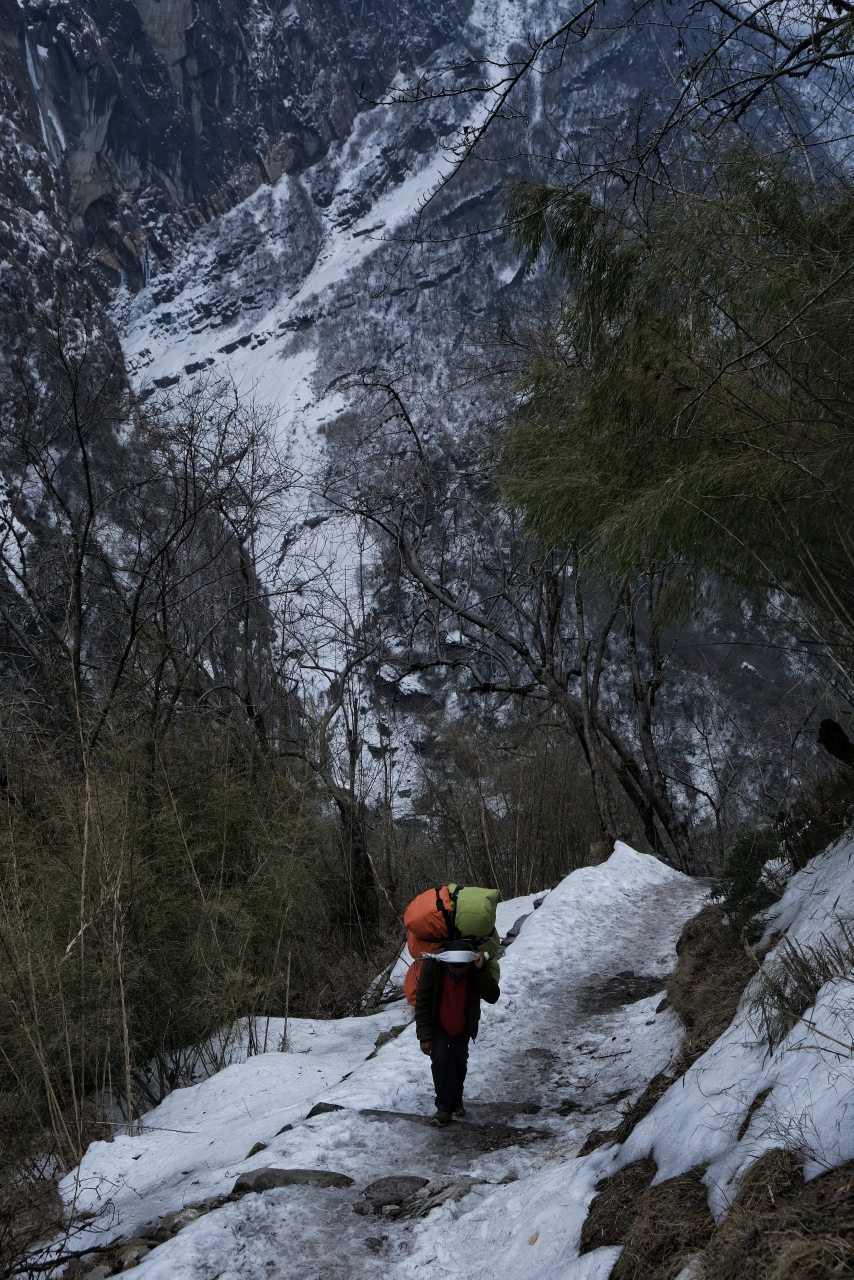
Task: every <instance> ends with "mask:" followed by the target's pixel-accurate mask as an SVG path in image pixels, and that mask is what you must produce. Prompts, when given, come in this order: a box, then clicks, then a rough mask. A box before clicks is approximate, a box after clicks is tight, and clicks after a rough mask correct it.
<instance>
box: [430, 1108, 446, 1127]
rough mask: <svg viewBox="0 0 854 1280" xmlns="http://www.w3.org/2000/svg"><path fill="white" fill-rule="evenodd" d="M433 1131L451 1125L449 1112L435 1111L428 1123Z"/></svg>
mask: <svg viewBox="0 0 854 1280" xmlns="http://www.w3.org/2000/svg"><path fill="white" fill-rule="evenodd" d="M430 1123H431V1124H432V1126H433V1128H434V1129H444V1128H446V1127H447V1125H449V1124H450V1123H451V1113H450V1111H437V1112H436V1114H435V1115H434V1117H433V1119H432V1120H431V1121H430Z"/></svg>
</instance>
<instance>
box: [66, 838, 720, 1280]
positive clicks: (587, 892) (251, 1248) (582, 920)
mask: <svg viewBox="0 0 854 1280" xmlns="http://www.w3.org/2000/svg"><path fill="white" fill-rule="evenodd" d="M705 893H706V886H705V885H704V884H701V883H697V882H694V881H691V880H689V879H688V878H686V877H684V876H681V875H679V874H678V873H677V872H674V871H672V870H670V869H669V868H667V867H665V866H664V865H663V864H661V863H660V862H657V861H656V860H655V859H653V858H650V857H647V856H646V855H642V854H639V853H636V852H634V851H633V850H631V849H629V848H628V847H627V846H625V845H620V846H618V847H617V849H616V851H615V853H614V855H613V856H612V857H611V859H610V860H609V861H608V862H607V863H606V864H604V865H603V866H600V867H596V868H585V869H583V870H580V871H577V872H575V873H573V874H572V875H571V876H569V877H567V878H566V879H565V880H564V881H563V882H562V883H561V884H560V885H559V886H558V887H557V888H556V889H554V890H553V891H552V892H551V893H550V894H549V895H548V896H547V897H546V899H545V901H544V902H543V903H542V905H541V906H540V908H539V910H531V908H532V905H533V904H532V900H531V899H530V898H529V899H520V900H518V901H516V902H511V903H505V904H502V907H501V915H500V918H499V927H500V929H501V930H502V931H505V930H507V929H508V928H509V927H510V925H511V924H512V923H513V922H514V921H515V920H516V919H517V918H518V916H520V915H522V914H525V913H526V912H527V911H531V914H530V915H529V916H528V919H527V920H526V921H525V923H524V925H523V926H522V929H521V931H520V933H519V936H518V938H517V939H516V941H515V942H514V943H513V944H512V945H511V946H510V947H509V948H508V952H507V955H506V957H505V959H504V960H503V962H502V980H501V986H502V998H501V1001H500V1002H499V1004H498V1005H497V1006H496V1007H495V1008H488V1009H486V1010H485V1013H484V1021H483V1023H482V1030H481V1035H480V1037H479V1038H478V1042H477V1044H476V1046H474V1048H473V1050H472V1055H471V1065H470V1073H469V1080H468V1083H467V1103H468V1106H469V1117H468V1118H467V1119H466V1120H465V1121H462V1122H455V1124H454V1125H453V1126H452V1130H451V1131H450V1132H442V1133H440V1132H437V1131H436V1130H433V1129H431V1128H429V1127H428V1126H426V1125H424V1124H423V1123H419V1117H426V1116H428V1115H429V1114H431V1112H432V1105H431V1104H432V1098H431V1095H430V1090H429V1088H428V1081H429V1064H428V1062H427V1060H426V1059H425V1058H424V1057H423V1056H422V1055H421V1053H420V1051H419V1049H418V1045H417V1043H416V1041H415V1037H414V1033H413V1030H412V1028H411V1027H409V1026H407V1027H406V1030H405V1031H404V1032H403V1034H401V1035H400V1036H399V1037H398V1038H396V1039H393V1040H392V1041H391V1042H390V1043H387V1044H385V1045H383V1047H381V1048H380V1049H379V1051H378V1052H377V1054H376V1056H373V1057H371V1058H370V1059H369V1060H366V1059H367V1058H368V1053H369V1052H370V1051H371V1049H372V1046H373V1044H374V1042H375V1040H376V1038H377V1036H378V1034H379V1032H380V1031H382V1030H385V1029H386V1028H389V1027H393V1026H400V1025H404V1024H407V1023H408V1022H409V1018H410V1011H409V1009H408V1006H406V1005H405V1004H403V1005H401V1004H397V1005H392V1006H391V1007H390V1008H388V1009H387V1010H386V1011H385V1012H384V1013H383V1014H381V1015H377V1016H375V1017H372V1018H359V1019H345V1020H342V1021H341V1022H334V1023H325V1024H323V1023H317V1022H308V1021H302V1022H299V1023H292V1024H291V1032H290V1036H291V1042H292V1050H291V1052H289V1053H278V1052H271V1053H267V1054H262V1055H260V1056H258V1057H255V1058H252V1059H250V1060H249V1062H247V1063H245V1064H243V1065H234V1066H231V1067H228V1068H226V1069H225V1070H224V1071H222V1072H220V1073H219V1074H218V1075H216V1076H214V1077H212V1078H211V1079H209V1080H207V1081H205V1082H203V1083H201V1084H199V1085H196V1086H194V1087H192V1088H190V1089H183V1090H179V1091H177V1092H176V1093H174V1094H173V1095H172V1096H171V1097H170V1098H168V1099H167V1100H166V1102H164V1103H163V1104H162V1105H161V1106H160V1107H159V1108H157V1109H156V1110H155V1111H153V1112H151V1113H150V1114H148V1115H147V1116H146V1117H145V1118H144V1120H143V1124H142V1132H141V1133H140V1134H139V1135H135V1136H131V1137H121V1138H117V1139H116V1140H115V1142H113V1143H111V1144H106V1143H95V1144H93V1146H92V1147H91V1148H90V1149H89V1151H88V1152H87V1155H86V1157H85V1159H84V1161H83V1163H82V1165H81V1167H80V1169H79V1170H77V1171H76V1172H75V1173H74V1174H73V1175H70V1176H69V1177H68V1178H67V1179H66V1181H65V1183H64V1184H63V1193H64V1195H65V1196H66V1198H67V1199H69V1200H70V1199H72V1198H74V1197H75V1196H76V1202H77V1207H78V1208H80V1209H89V1210H97V1209H99V1208H103V1207H104V1206H107V1207H106V1209H105V1211H104V1213H103V1217H102V1219H96V1220H95V1221H94V1222H93V1224H92V1228H91V1230H90V1232H89V1234H88V1236H87V1238H86V1240H85V1241H84V1244H86V1243H89V1242H91V1244H92V1245H93V1247H97V1244H98V1243H99V1242H100V1243H103V1242H104V1241H105V1240H112V1239H114V1238H116V1237H117V1236H123V1237H128V1236H132V1235H134V1234H136V1233H142V1234H146V1233H147V1232H150V1231H151V1230H152V1229H153V1228H154V1225H155V1224H156V1221H157V1220H158V1219H159V1218H160V1217H162V1216H163V1215H164V1214H165V1213H166V1212H168V1211H174V1210H178V1209H181V1208H182V1207H183V1206H185V1205H192V1204H193V1203H194V1202H199V1201H201V1200H205V1199H207V1198H209V1197H211V1196H214V1195H217V1194H220V1195H222V1194H225V1193H227V1192H228V1191H230V1190H231V1187H232V1185H233V1183H234V1181H235V1179H236V1178H237V1176H238V1175H239V1174H240V1173H242V1172H244V1171H246V1170H249V1169H253V1168H260V1167H277V1168H302V1169H324V1170H331V1171H334V1172H337V1173H342V1174H345V1175H349V1177H351V1178H352V1179H353V1186H352V1187H350V1188H348V1189H342V1190H339V1189H324V1190H321V1189H318V1188H315V1187H310V1186H299V1187H285V1188H280V1189H277V1190H271V1191H268V1192H265V1193H264V1194H262V1195H248V1196H246V1197H245V1198H244V1199H242V1200H240V1201H237V1202H233V1203H228V1204H225V1205H223V1206H222V1207H220V1208H218V1209H216V1210H215V1211H213V1212H210V1213H207V1214H205V1215H204V1216H202V1217H200V1218H198V1219H196V1220H195V1221H192V1222H190V1224H189V1225H188V1226H186V1227H185V1228H184V1229H183V1230H182V1231H181V1232H180V1234H178V1235H177V1236H175V1237H173V1238H172V1239H171V1240H169V1241H167V1242H166V1243H165V1244H163V1245H161V1246H160V1247H159V1248H157V1249H155V1250H154V1251H153V1252H152V1253H151V1254H150V1255H149V1256H148V1257H147V1258H146V1259H145V1260H144V1261H143V1263H142V1271H141V1273H140V1280H148V1278H149V1277H151V1278H152V1280H153V1278H154V1277H158V1278H159V1277H163V1278H165V1277H167V1276H168V1277H188V1278H190V1277H194V1278H195V1277H198V1278H199V1280H214V1277H220V1278H222V1280H225V1278H226V1277H237V1276H255V1275H258V1274H265V1275H271V1276H282V1277H297V1276H298V1277H300V1278H301V1280H308V1278H310V1277H318V1278H319V1277H321V1276H325V1275H329V1274H334V1275H336V1277H342V1276H343V1277H346V1276H350V1275H352V1276H378V1277H379V1276H387V1275H390V1274H396V1275H399V1276H400V1277H404V1276H409V1275H412V1274H414V1273H415V1272H416V1271H420V1270H421V1269H422V1268H424V1267H427V1268H428V1270H429V1274H431V1275H437V1276H449V1277H450V1276H453V1277H460V1280H462V1277H465V1278H466V1280H476V1278H477V1277H481V1276H483V1277H484V1278H485V1277H486V1276H488V1275H489V1276H491V1275H493V1274H494V1268H495V1261H496V1258H497V1257H498V1256H500V1257H501V1258H502V1274H503V1275H504V1276H506V1277H510V1278H511V1280H513V1278H514V1277H516V1276H520V1277H521V1276H527V1275H535V1274H542V1273H543V1268H545V1267H548V1268H550V1269H551V1268H553V1267H559V1268H560V1269H559V1270H557V1271H555V1272H554V1274H556V1275H560V1276H564V1275H567V1276H569V1275H579V1276H580V1275H584V1276H590V1277H592V1276H596V1275H598V1274H602V1275H605V1274H606V1273H607V1266H606V1265H605V1264H606V1263H608V1259H609V1258H610V1259H611V1260H612V1259H613V1250H611V1251H608V1257H605V1256H604V1254H603V1256H601V1257H600V1256H598V1255H590V1256H589V1257H587V1258H586V1259H584V1260H583V1261H582V1263H581V1264H580V1265H581V1267H582V1269H581V1270H578V1268H577V1267H574V1264H573V1263H572V1259H573V1258H574V1257H575V1255H576V1253H577V1244H578V1237H579V1232H580V1228H581V1223H582V1221H583V1218H584V1216H585V1213H586V1208H587V1204H588V1202H589V1200H590V1198H591V1196H592V1195H593V1194H594V1185H595V1181H596V1178H597V1176H598V1170H599V1168H600V1166H601V1164H602V1163H603V1161H610V1160H611V1153H610V1152H605V1153H603V1152H596V1153H594V1156H592V1157H588V1158H586V1159H584V1160H577V1159H576V1158H575V1155H576V1152H577V1151H578V1149H579V1147H580V1146H581V1145H582V1143H583V1142H584V1139H585V1138H586V1136H587V1134H588V1133H589V1132H590V1130H591V1129H594V1128H601V1127H606V1126H607V1125H608V1124H613V1123H614V1121H615V1119H616V1117H617V1114H618V1110H619V1105H620V1102H621V1101H624V1099H625V1097H626V1096H627V1093H628V1095H629V1096H634V1095H636V1094H637V1093H638V1092H640V1090H641V1089H642V1088H643V1086H644V1085H645V1083H646V1081H647V1080H648V1079H649V1078H650V1077H651V1076H652V1075H654V1074H655V1073H656V1072H658V1071H660V1070H662V1069H663V1068H665V1067H666V1066H667V1065H668V1063H669V1062H670V1061H671V1060H672V1058H673V1056H674V1055H675V1053H676V1051H677V1048H678V1045H679V1042H680V1038H681V1031H680V1027H679V1025H678V1020H677V1019H676V1017H675V1015H674V1014H672V1013H671V1012H670V1011H666V1012H664V1013H663V1014H658V1015H657V1014H656V1012H655V1010H656V1007H657V1005H658V1004H659V1002H660V992H656V991H655V988H657V987H660V986H661V984H662V982H663V978H664V977H665V975H666V974H667V973H668V972H669V970H670V969H671V968H672V966H673V963H674V947H675V943H676V939H677V937H678V935H679V932H680V930H681V927H682V925H683V923H684V921H685V920H686V919H687V918H688V917H690V916H691V915H693V914H694V913H695V912H696V911H697V910H698V909H699V907H700V905H701V904H702V901H703V898H704V896H705ZM627 970H633V972H634V974H635V975H638V977H641V976H645V977H647V978H648V979H649V982H648V984H647V989H649V990H652V991H653V994H651V995H648V996H647V997H646V998H644V999H641V1000H636V1001H635V1002H634V1003H630V1004H623V1003H622V1001H623V999H624V998H625V995H624V992H623V987H624V985H625V982H626V977H627V974H626V971H627ZM277 1034H280V1027H278V1026H275V1025H272V1024H271V1037H275V1036H276V1035H277ZM271 1042H272V1043H275V1039H272V1040H271ZM317 1101H324V1102H328V1103H334V1104H336V1105H337V1106H339V1107H341V1108H342V1109H341V1110H340V1111H333V1112H330V1113H327V1114H322V1115H318V1116H316V1117H314V1118H312V1119H311V1120H305V1119H301V1117H304V1116H306V1115H307V1112H308V1111H309V1109H310V1107H311V1106H312V1105H313V1104H314V1103H315V1102H317ZM371 1113H373V1114H371ZM286 1122H290V1123H293V1125H294V1127H293V1129H291V1130H288V1131H287V1132H285V1133H279V1132H278V1131H279V1130H280V1129H281V1128H282V1127H283V1126H284V1124H285V1123H286ZM496 1124H497V1125H498V1126H499V1129H498V1130H495V1129H494V1126H495V1125H496ZM500 1126H506V1127H510V1128H512V1130H514V1131H515V1133H512V1132H511V1133H510V1134H507V1133H506V1132H505V1129H504V1128H501V1127H500ZM496 1132H497V1133H498V1135H499V1136H498V1138H497V1140H496V1139H495V1134H496ZM259 1141H260V1142H264V1143H267V1144H268V1146H267V1149H266V1150H264V1151H262V1152H259V1153H257V1154H256V1155H254V1156H252V1157H251V1158H247V1155H248V1152H249V1150H250V1148H251V1147H252V1146H253V1145H254V1144H255V1143H256V1142H259ZM508 1144H509V1145H508ZM391 1173H398V1174H411V1175H417V1176H421V1177H424V1178H427V1179H429V1180H430V1185H431V1188H433V1187H439V1188H441V1187H442V1185H444V1184H445V1183H448V1182H455V1181H457V1182H458V1180H459V1179H460V1178H467V1179H470V1180H471V1184H469V1183H463V1184H462V1186H461V1187H460V1186H458V1188H457V1192H458V1194H460V1195H461V1198H460V1199H459V1200H458V1201H454V1200H449V1201H448V1203H446V1204H445V1205H443V1206H442V1207H441V1208H437V1209H434V1210H433V1212H432V1213H431V1214H430V1215H429V1216H428V1217H427V1218H425V1219H423V1220H412V1221H401V1222H399V1223H397V1222H393V1221H389V1220H387V1219H384V1218H376V1217H367V1216H360V1215H358V1214H355V1213H353V1205H354V1204H355V1203H356V1202H357V1200H358V1196H359V1193H360V1191H361V1190H362V1189H363V1188H364V1187H365V1186H366V1185H367V1184H369V1183H371V1182H373V1181H374V1180H375V1179H377V1178H379V1177H382V1176H385V1175H387V1174H391ZM469 1185H470V1189H469ZM107 1202H109V1204H108V1203H107ZM537 1233H538V1234H537ZM535 1235H536V1240H535V1244H534V1245H530V1244H529V1243H528V1242H529V1240H530V1239H531V1238H532V1237H534V1236H535ZM368 1241H370V1242H372V1243H366V1242H368ZM80 1247H82V1246H80ZM600 1252H601V1251H600ZM567 1268H569V1269H567ZM603 1268H604V1270H603Z"/></svg>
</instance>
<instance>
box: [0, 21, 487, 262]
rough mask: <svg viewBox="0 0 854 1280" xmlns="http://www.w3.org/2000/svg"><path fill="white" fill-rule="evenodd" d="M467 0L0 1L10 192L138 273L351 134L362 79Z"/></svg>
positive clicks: (382, 71) (368, 85) (440, 37)
mask: <svg viewBox="0 0 854 1280" xmlns="http://www.w3.org/2000/svg"><path fill="white" fill-rule="evenodd" d="M467 7H468V5H467V0H426V3H421V4H417V5H415V4H413V5H409V4H405V3H404V4H398V3H395V2H394V0H378V2H377V3H373V4H372V5H371V12H370V15H366V14H365V13H364V12H363V11H364V8H365V6H364V5H354V4H343V3H340V4H335V3H322V0H295V2H294V3H291V4H283V3H281V2H277V0H136V2H135V3H134V0H88V2H84V0H60V2H59V3H56V2H51V3H48V0H20V3H19V2H18V0H0V54H1V55H2V88H0V95H2V96H1V97H0V102H2V110H3V114H4V117H5V119H4V132H5V133H6V141H5V154H4V156H3V157H2V160H3V163H2V168H3V171H4V180H5V181H6V182H8V181H9V180H10V179H11V184H12V185H11V187H10V188H9V189H5V188H4V189H3V191H2V195H3V197H4V203H6V202H8V204H9V206H10V207H14V206H15V205H16V203H18V202H19V201H20V200H21V198H22V196H23V202H24V205H25V206H27V208H28V212H31V211H34V210H33V206H35V208H36V209H38V210H42V211H46V214H47V219H48V221H49V222H51V223H54V224H55V226H56V230H57V231H58V232H59V231H60V229H61V228H63V224H67V225H68V226H70V228H71V230H72V231H73V232H74V233H75V235H76V236H77V237H78V238H79V241H80V242H81V243H82V244H83V245H85V246H87V247H88V246H89V245H92V246H93V247H94V248H95V249H96V251H97V254H98V258H99V259H100V261H101V263H102V265H103V268H104V269H105V270H106V272H107V273H108V281H106V283H109V284H111V285H113V286H115V285H117V284H118V282H119V278H120V276H122V277H123V278H125V279H126V280H127V281H128V283H129V284H130V285H131V287H135V286H137V285H138V284H140V283H142V281H143V280H144V279H146V278H147V277H148V275H149V274H150V270H151V266H152V264H153V263H154V262H160V263H163V262H168V261H169V260H170V259H171V256H172V253H173V251H174V248H175V246H176V244H177V243H179V242H183V241H184V240H185V239H186V237H187V235H188V233H189V232H191V231H192V229H193V228H194V227H196V226H199V225H200V224H202V223H204V222H207V221H209V220H210V219H211V218H212V217H214V216H216V215H217V214H221V213H223V212H224V211H226V210H227V209H229V208H232V207H233V206H234V205H235V204H236V203H238V202H239V201H240V200H242V199H244V198H245V197H246V196H247V195H249V194H250V193H251V192H253V191H254V190H255V189H256V188H257V187H258V186H260V185H261V184H262V183H274V182H275V181H276V180H277V179H278V178H279V177H281V175H282V174H283V173H289V174H298V173H300V172H302V171H303V170H304V169H305V168H306V167H307V166H310V165H313V164H315V163H316V162H317V161H318V160H319V159H321V158H322V157H323V156H324V155H325V154H326V153H327V151H328V149H329V146H330V144H331V143H332V142H333V141H335V140H342V139H344V138H346V137H347V135H348V134H349V133H350V131H351V128H352V125H353V121H354V119H355V117H356V115H357V113H358V112H359V110H360V109H362V108H363V107H364V105H365V103H364V101H363V99H362V98H360V92H363V93H364V95H365V96H366V97H367V98H370V97H371V95H375V94H377V93H379V92H380V91H381V90H382V88H383V87H384V86H385V85H386V84H387V83H388V82H389V81H390V80H391V79H392V78H393V76H394V75H395V73H396V72H397V71H398V70H399V69H406V68H411V67H412V66H413V65H415V64H416V63H420V62H423V60H424V59H425V58H426V57H427V56H429V53H430V52H431V50H432V49H434V48H436V47H437V46H438V45H441V44H444V43H446V42H447V41H448V40H449V39H451V38H453V36H454V35H455V34H456V33H457V32H459V30H460V27H461V25H462V24H463V23H464V21H465V15H466V10H467ZM27 149H29V151H30V152H31V153H32V154H24V152H25V151H27ZM22 182H23V183H24V184H25V185H26V187H27V190H26V192H24V193H22V192H21V191H20V190H19V188H20V186H21V184H22ZM322 198H323V197H322V193H320V194H319V195H318V196H317V199H318V201H319V202H320V201H322ZM37 238H38V239H39V240H40V241H41V242H42V243H44V244H45V247H47V243H46V242H47V240H48V239H49V237H47V236H46V235H45V234H44V232H43V231H42V232H40V233H39V234H38V236H37Z"/></svg>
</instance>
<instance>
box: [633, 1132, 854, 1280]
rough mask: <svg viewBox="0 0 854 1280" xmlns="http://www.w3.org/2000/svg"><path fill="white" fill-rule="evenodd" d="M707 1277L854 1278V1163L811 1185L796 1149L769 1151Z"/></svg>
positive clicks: (745, 1187)
mask: <svg viewBox="0 0 854 1280" xmlns="http://www.w3.org/2000/svg"><path fill="white" fill-rule="evenodd" d="M615 1274H616V1273H615ZM700 1275H701V1276H702V1277H703V1280H836V1277H842V1276H846V1277H850V1276H854V1161H849V1163H848V1164H844V1165H840V1167H839V1168H838V1169H833V1170H831V1171H830V1172H829V1173H826V1174H824V1175H823V1176H822V1177H820V1178H816V1179H815V1180H814V1181H813V1182H810V1183H807V1184H806V1185H804V1181H803V1176H802V1174H801V1167H800V1160H799V1159H798V1157H796V1156H795V1155H793V1154H792V1153H791V1152H788V1151H770V1152H768V1153H767V1154H766V1155H764V1156H762V1157H761V1159H759V1160H757V1161H756V1163H755V1164H754V1165H753V1166H752V1167H751V1168H750V1169H749V1170H748V1172H747V1174H746V1175H745V1177H744V1179H743V1180H742V1183H741V1186H740V1187H739V1189H738V1194H737V1195H736V1197H735V1199H734V1201H733V1203H732V1206H731V1208H730V1211H729V1214H728V1215H727V1217H726V1218H725V1220H724V1221H723V1222H722V1223H721V1225H720V1227H718V1229H717V1231H716V1232H715V1234H714V1236H713V1238H712V1240H711V1242H710V1244H709V1247H708V1250H707V1252H706V1255H705V1257H704V1259H703V1264H702V1270H701V1272H700Z"/></svg>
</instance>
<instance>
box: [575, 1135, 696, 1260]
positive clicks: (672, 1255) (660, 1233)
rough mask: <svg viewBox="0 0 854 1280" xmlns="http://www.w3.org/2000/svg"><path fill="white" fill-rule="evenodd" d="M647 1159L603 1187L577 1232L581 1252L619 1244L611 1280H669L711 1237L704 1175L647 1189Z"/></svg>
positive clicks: (651, 1168) (650, 1171)
mask: <svg viewBox="0 0 854 1280" xmlns="http://www.w3.org/2000/svg"><path fill="white" fill-rule="evenodd" d="M655 1172H656V1166H655V1161H654V1160H652V1159H651V1158H649V1157H648V1158H647V1159H646V1160H638V1161H636V1162H635V1163H634V1164H630V1165H627V1166H626V1167H625V1168H624V1169H621V1170H620V1171H619V1172H618V1173H615V1174H614V1175H613V1177H611V1178H608V1179H607V1180H606V1181H605V1182H603V1183H602V1185H601V1187H600V1189H599V1194H598V1195H597V1196H596V1198H595V1199H594V1200H593V1203H592V1204H591V1206H590V1212H589V1213H588V1215H587V1219H586V1221H585V1223H584V1226H583V1227H582V1231H581V1252H582V1253H587V1252H589V1251H590V1250H591V1249H597V1248H599V1247H600V1246H601V1245H614V1244H621V1245H622V1246H623V1252H622V1254H621V1255H620V1258H619V1260H618V1262H617V1264H616V1266H615V1267H614V1270H613V1271H612V1272H611V1277H612V1280H673V1278H674V1277H675V1276H677V1275H678V1274H679V1272H680V1271H681V1270H682V1268H683V1267H684V1266H685V1264H686V1263H687V1262H688V1261H689V1259H690V1258H692V1257H694V1255H695V1254H696V1253H697V1251H698V1250H699V1249H701V1248H702V1247H703V1245H704V1244H705V1243H706V1242H707V1241H708V1239H709V1238H710V1236H711V1235H712V1232H713V1231H714V1222H713V1220H712V1215H711V1214H710V1212H709V1207H708V1203H707V1191H706V1188H705V1186H704V1185H703V1183H702V1182H701V1181H700V1179H701V1176H702V1172H703V1171H702V1169H691V1170H690V1171H689V1172H688V1173H683V1174H681V1175H680V1176H679V1177H678V1178H668V1179H667V1181H666V1182H661V1183H659V1185H658V1186H651V1185H650V1184H651V1181H652V1179H653V1177H654V1176H655Z"/></svg>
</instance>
